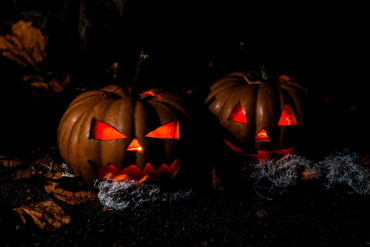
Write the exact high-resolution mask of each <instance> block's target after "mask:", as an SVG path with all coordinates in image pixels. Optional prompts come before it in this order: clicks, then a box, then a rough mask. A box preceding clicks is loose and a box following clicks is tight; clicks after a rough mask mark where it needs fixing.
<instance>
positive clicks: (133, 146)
mask: <svg viewBox="0 0 370 247" xmlns="http://www.w3.org/2000/svg"><path fill="white" fill-rule="evenodd" d="M126 150H127V151H132V152H139V153H141V152H143V147H142V146H141V145H140V143H139V141H138V140H137V138H136V137H135V138H134V139H133V140H132V141H131V143H130V144H129V145H128V147H127V149H126Z"/></svg>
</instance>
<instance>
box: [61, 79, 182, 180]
mask: <svg viewBox="0 0 370 247" xmlns="http://www.w3.org/2000/svg"><path fill="white" fill-rule="evenodd" d="M188 118H189V113H188V111H187V109H186V107H185V103H184V101H183V100H182V98H181V97H179V96H177V95H175V94H172V93H169V92H164V91H160V90H151V91H146V92H143V93H141V94H138V95H135V94H132V93H131V90H130V89H128V88H122V87H119V86H114V85H111V86H107V87H105V88H102V89H100V90H93V91H88V92H85V93H82V94H81V95H79V96H78V97H77V98H76V99H75V100H73V102H72V103H71V104H70V105H69V106H68V108H67V110H66V112H65V113H64V115H63V117H62V119H61V121H60V124H59V128H58V149H59V152H60V154H61V157H62V158H63V159H64V161H65V162H66V164H67V165H68V166H69V167H70V168H71V169H72V170H73V172H74V173H75V174H76V175H81V176H82V177H83V178H84V179H85V180H86V181H91V180H92V179H94V178H96V177H101V178H108V177H109V178H112V179H115V180H124V179H134V180H137V181H140V182H142V181H144V180H146V179H151V180H158V179H160V178H162V177H164V178H173V177H174V176H175V175H176V174H177V172H178V171H179V169H180V160H179V158H180V156H181V155H182V153H181V152H182V150H183V148H182V145H183V143H182V139H183V136H182V135H183V132H184V130H185V128H186V121H187V119H188Z"/></svg>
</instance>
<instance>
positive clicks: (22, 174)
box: [14, 167, 35, 180]
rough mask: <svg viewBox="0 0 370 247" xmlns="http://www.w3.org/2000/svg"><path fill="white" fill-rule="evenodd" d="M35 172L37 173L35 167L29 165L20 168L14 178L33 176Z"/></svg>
mask: <svg viewBox="0 0 370 247" xmlns="http://www.w3.org/2000/svg"><path fill="white" fill-rule="evenodd" d="M33 174H35V170H34V168H33V167H29V168H27V169H24V170H18V171H17V173H16V174H15V178H14V179H16V180H19V179H27V178H29V177H31V176H32V175H33Z"/></svg>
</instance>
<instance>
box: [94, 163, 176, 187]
mask: <svg viewBox="0 0 370 247" xmlns="http://www.w3.org/2000/svg"><path fill="white" fill-rule="evenodd" d="M179 169H180V166H179V164H178V160H175V161H174V162H173V163H172V164H171V165H170V166H167V165H166V164H163V165H162V166H161V167H159V168H158V169H157V170H155V169H154V168H153V167H152V166H151V165H150V163H147V164H146V165H145V167H144V169H143V170H142V171H141V170H140V169H139V168H138V167H137V166H136V165H130V166H128V167H126V168H124V169H122V170H118V169H117V168H116V167H115V166H113V165H112V164H110V165H108V166H107V167H105V168H98V169H97V174H98V176H99V177H100V178H103V179H108V178H109V179H113V180H115V181H122V180H126V179H129V180H135V181H137V182H139V183H142V182H144V181H145V180H147V179H152V180H156V179H158V178H159V177H162V176H164V177H168V178H173V177H175V176H176V174H177V173H178V171H179Z"/></svg>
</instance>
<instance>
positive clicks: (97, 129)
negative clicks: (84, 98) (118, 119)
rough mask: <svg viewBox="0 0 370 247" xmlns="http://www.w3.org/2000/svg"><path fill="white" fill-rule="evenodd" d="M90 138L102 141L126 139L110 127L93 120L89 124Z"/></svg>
mask: <svg viewBox="0 0 370 247" xmlns="http://www.w3.org/2000/svg"><path fill="white" fill-rule="evenodd" d="M91 138H93V139H97V140H102V141H109V140H116V139H123V138H127V136H125V135H124V134H122V133H121V132H119V131H118V130H116V129H115V128H113V127H112V126H110V125H108V124H106V123H103V122H101V121H98V120H96V119H93V120H92V123H91Z"/></svg>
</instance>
